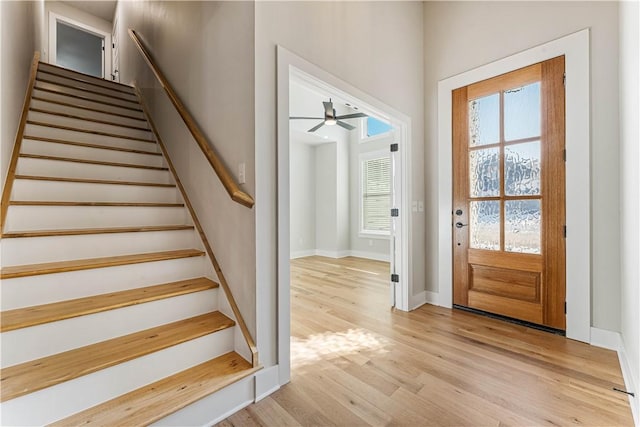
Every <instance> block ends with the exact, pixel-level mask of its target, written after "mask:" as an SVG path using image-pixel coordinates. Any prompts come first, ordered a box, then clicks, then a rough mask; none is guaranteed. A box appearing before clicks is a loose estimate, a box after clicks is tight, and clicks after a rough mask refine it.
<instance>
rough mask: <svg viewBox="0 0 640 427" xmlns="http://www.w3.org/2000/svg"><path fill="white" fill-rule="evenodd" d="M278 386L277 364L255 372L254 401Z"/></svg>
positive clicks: (262, 397)
mask: <svg viewBox="0 0 640 427" xmlns="http://www.w3.org/2000/svg"><path fill="white" fill-rule="evenodd" d="M279 388H280V383H279V366H278V365H275V366H271V367H269V368H264V369H262V370H260V371H258V372H256V399H255V401H256V402H259V401H260V400H262V399H264V398H265V397H267V396H269V395H270V394H271V393H273V392H274V391H276V390H278V389H279Z"/></svg>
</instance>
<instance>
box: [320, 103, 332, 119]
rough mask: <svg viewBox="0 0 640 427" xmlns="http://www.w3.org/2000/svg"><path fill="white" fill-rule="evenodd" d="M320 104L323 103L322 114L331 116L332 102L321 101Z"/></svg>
mask: <svg viewBox="0 0 640 427" xmlns="http://www.w3.org/2000/svg"><path fill="white" fill-rule="evenodd" d="M322 105H324V114H325V115H326V116H328V117H333V102H331V101H329V102H326V101H323V102H322Z"/></svg>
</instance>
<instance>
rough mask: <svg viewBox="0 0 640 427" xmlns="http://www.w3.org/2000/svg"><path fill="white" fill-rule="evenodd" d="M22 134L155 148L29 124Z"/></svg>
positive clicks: (108, 144)
mask: <svg viewBox="0 0 640 427" xmlns="http://www.w3.org/2000/svg"><path fill="white" fill-rule="evenodd" d="M24 133H25V136H39V137H43V138H53V139H61V140H63V141H73V142H86V143H87V144H100V145H107V146H115V147H124V148H132V149H136V150H137V149H140V150H146V151H154V149H156V146H157V144H156V143H155V142H145V141H138V140H135V139H126V138H119V137H115V136H106V135H95V134H92V133H87V132H79V131H75V130H67V129H57V128H52V127H48V126H40V125H34V124H31V123H27V126H25V132H24ZM132 143H133V144H132ZM138 147H140V148H138Z"/></svg>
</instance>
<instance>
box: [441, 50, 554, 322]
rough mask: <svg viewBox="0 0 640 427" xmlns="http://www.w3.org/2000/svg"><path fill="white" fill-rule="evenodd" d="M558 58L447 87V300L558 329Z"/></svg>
mask: <svg viewBox="0 0 640 427" xmlns="http://www.w3.org/2000/svg"><path fill="white" fill-rule="evenodd" d="M564 116H565V102H564V56H561V57H558V58H554V59H550V60H548V61H545V62H541V63H538V64H534V65H531V66H529V67H526V68H522V69H520V70H516V71H513V72H510V73H507V74H503V75H500V76H497V77H494V78H491V79H488V80H484V81H481V82H478V83H474V84H472V85H469V86H466V87H462V88H459V89H456V90H455V91H454V92H453V183H454V185H453V264H454V265H453V282H454V283H453V290H454V292H453V303H454V304H455V305H458V306H464V307H469V308H474V309H478V310H482V311H486V312H490V313H495V314H500V315H503V316H507V317H511V318H515V319H519V320H524V321H527V322H532V323H536V324H540V325H544V326H548V327H551V328H555V329H561V330H564V329H565V308H564V307H565V241H564V226H565V172H564V167H565V165H564V145H565V124H564V121H565V117H564Z"/></svg>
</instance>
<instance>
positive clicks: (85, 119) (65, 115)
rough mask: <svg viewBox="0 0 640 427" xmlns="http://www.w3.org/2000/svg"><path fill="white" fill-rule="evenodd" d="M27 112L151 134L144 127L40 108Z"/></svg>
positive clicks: (30, 109)
mask: <svg viewBox="0 0 640 427" xmlns="http://www.w3.org/2000/svg"><path fill="white" fill-rule="evenodd" d="M29 111H33V112H35V113H42V114H50V115H52V116H58V117H66V118H68V119H74V120H83V121H85V122H92V123H100V124H103V125H109V126H117V127H121V128H127V129H134V130H139V131H142V132H151V130H150V129H148V128H144V127H140V126H131V125H125V124H122V123H118V122H110V121H108V120H99V119H92V118H90V117H83V116H77V115H75V114H71V113H62V112H59V111H50V110H43V109H42V108H33V107H31V108H29Z"/></svg>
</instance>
